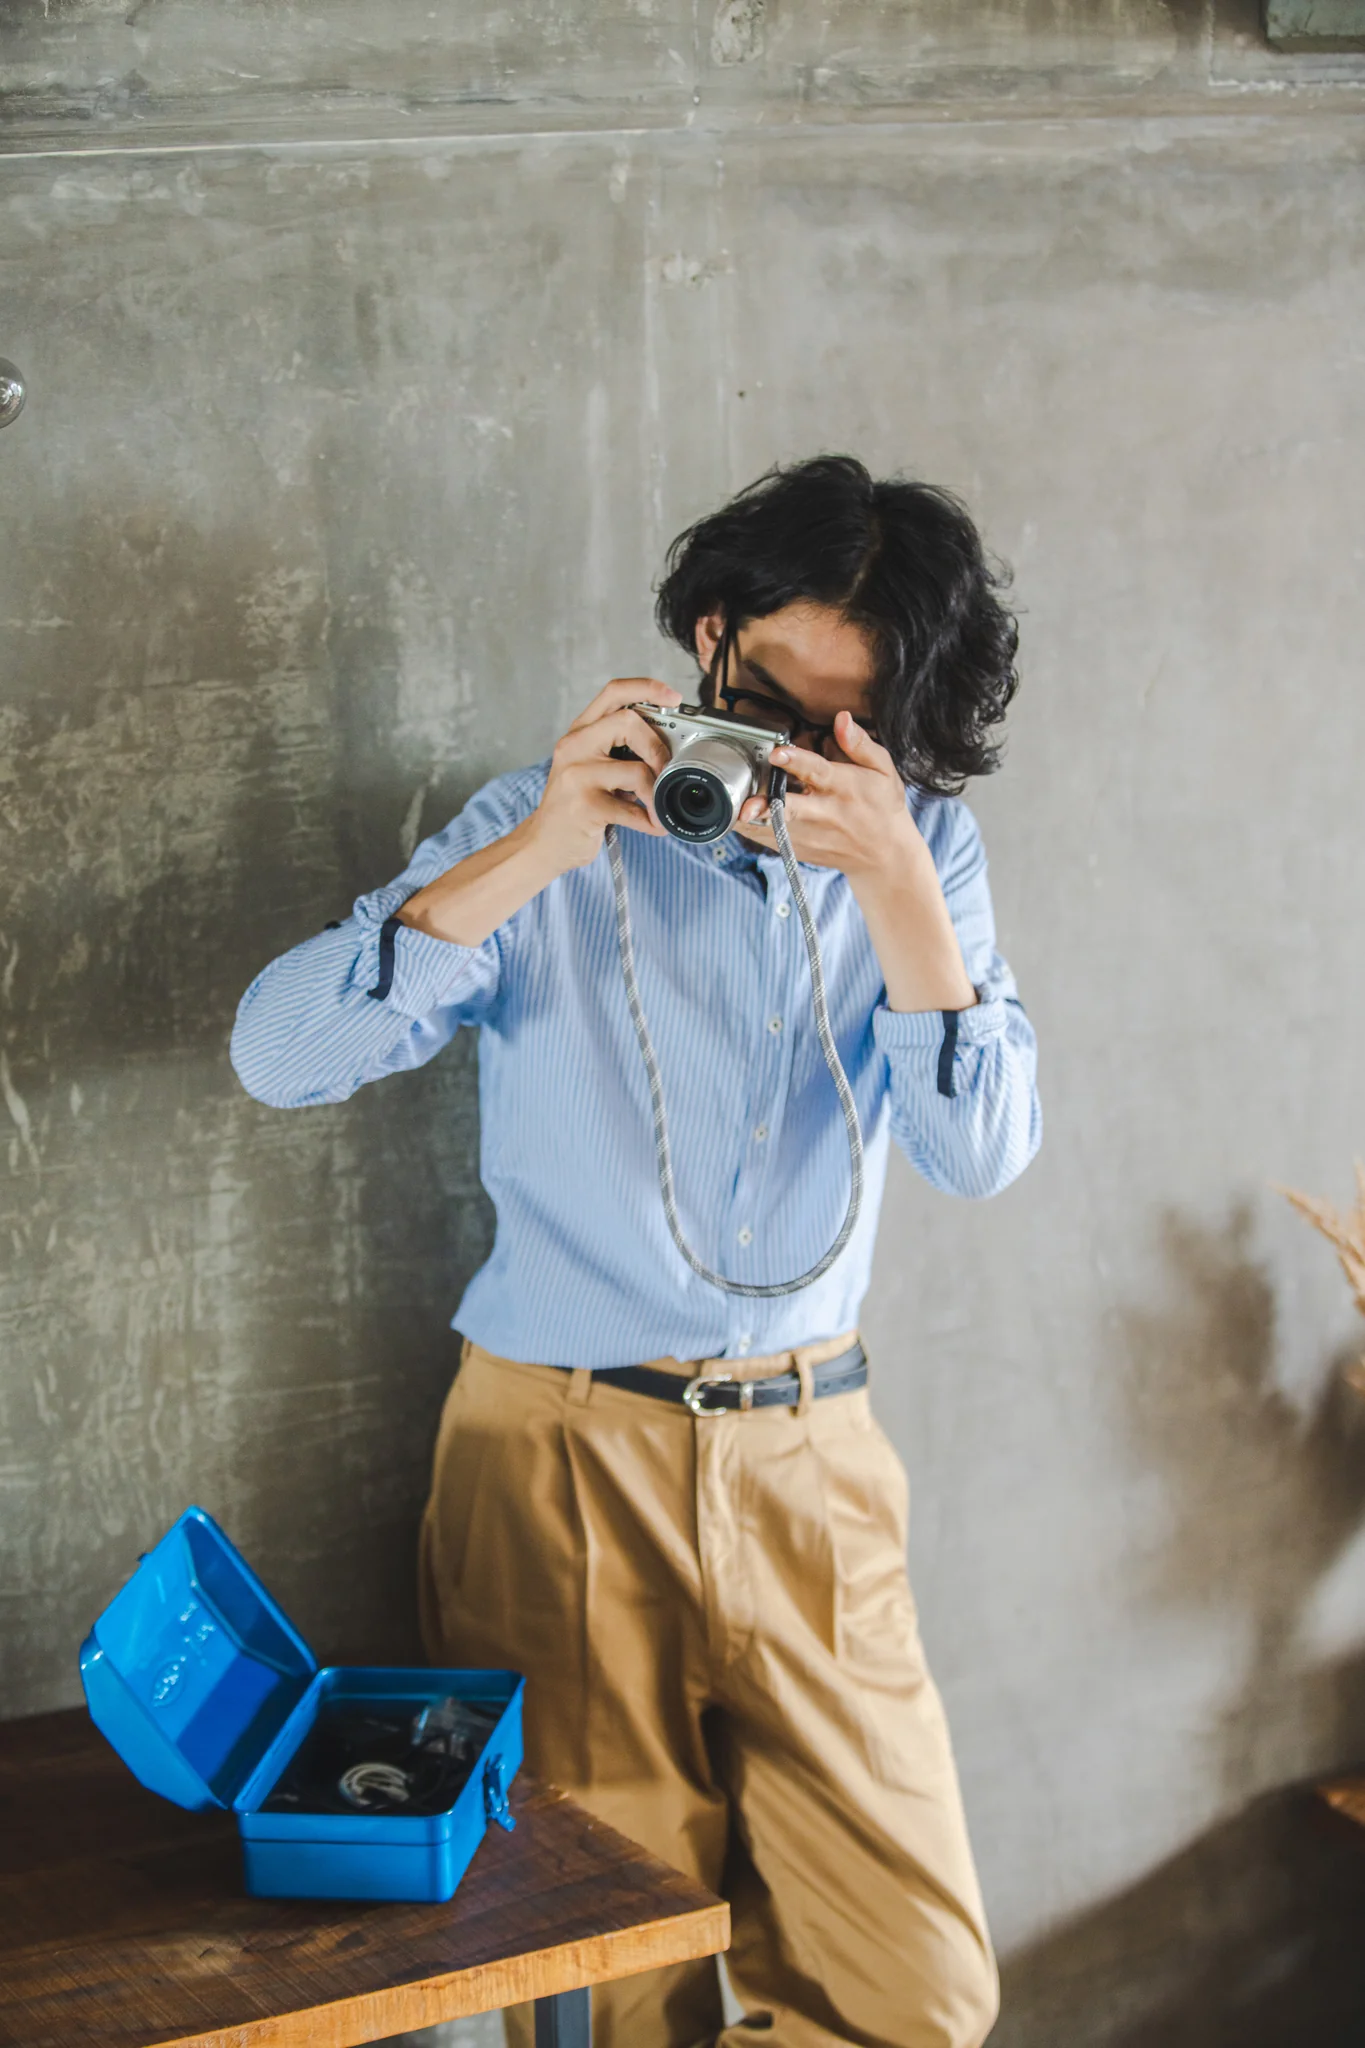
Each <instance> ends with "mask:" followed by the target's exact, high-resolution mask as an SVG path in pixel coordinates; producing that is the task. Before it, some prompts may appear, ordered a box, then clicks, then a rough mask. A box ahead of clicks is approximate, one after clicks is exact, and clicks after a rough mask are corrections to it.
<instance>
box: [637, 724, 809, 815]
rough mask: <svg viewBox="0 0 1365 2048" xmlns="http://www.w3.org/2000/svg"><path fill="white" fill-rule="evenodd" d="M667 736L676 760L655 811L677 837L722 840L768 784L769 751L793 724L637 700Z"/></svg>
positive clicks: (662, 775)
mask: <svg viewBox="0 0 1365 2048" xmlns="http://www.w3.org/2000/svg"><path fill="white" fill-rule="evenodd" d="M631 709H632V710H634V711H638V712H639V714H640V716H641V718H644V719H647V720H648V721H649V723H650V724H651V725H652V726H653V728H654V730H655V732H657V733H658V734H659V736H660V738H661V739H662V740H663V742H664V744H665V746H666V747H667V748H668V751H669V753H670V754H671V755H672V757H673V758H672V760H671V761H670V762H669V764H668V766H667V767H666V768H663V769H661V770H660V771H659V775H658V777H657V779H656V781H655V784H654V815H655V817H656V818H657V819H658V820H659V823H660V824H661V825H662V826H663V828H664V830H665V832H671V833H672V834H673V837H674V838H675V839H692V840H700V841H705V840H708V839H723V838H724V836H725V834H726V833H727V832H729V831H730V830H731V829H732V828H733V826H734V823H735V820H736V819H737V818H738V816H739V813H740V806H741V805H742V804H743V803H744V801H745V799H746V798H748V797H751V796H761V795H763V793H764V792H765V791H766V789H767V787H768V777H769V773H770V767H769V758H768V757H769V755H770V754H771V753H772V750H773V748H774V747H780V746H782V745H784V744H785V743H786V741H787V739H788V738H789V736H790V735H789V732H788V729H787V728H786V727H785V726H783V725H781V724H779V723H777V722H776V721H775V722H774V723H773V724H772V725H752V724H750V723H749V721H748V720H747V719H743V718H734V717H732V716H731V715H730V714H729V713H728V712H724V711H703V710H702V708H701V706H700V704H683V705H681V706H680V707H679V709H678V710H676V711H661V710H660V708H659V706H658V705H657V704H634V705H632V706H631Z"/></svg>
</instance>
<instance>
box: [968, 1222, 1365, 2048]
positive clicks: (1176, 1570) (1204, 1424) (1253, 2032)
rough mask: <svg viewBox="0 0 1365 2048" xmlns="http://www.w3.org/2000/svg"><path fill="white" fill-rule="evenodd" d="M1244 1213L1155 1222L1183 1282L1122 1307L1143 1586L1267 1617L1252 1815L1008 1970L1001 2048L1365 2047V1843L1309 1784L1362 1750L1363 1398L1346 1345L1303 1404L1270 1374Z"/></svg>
mask: <svg viewBox="0 0 1365 2048" xmlns="http://www.w3.org/2000/svg"><path fill="white" fill-rule="evenodd" d="M1250 1234H1251V1217H1250V1212H1249V1210H1247V1209H1246V1208H1244V1207H1243V1208H1238V1209H1237V1210H1235V1211H1234V1212H1233V1214H1232V1215H1231V1217H1230V1218H1229V1220H1228V1222H1227V1224H1226V1225H1225V1226H1224V1227H1223V1228H1221V1229H1208V1228H1206V1227H1204V1226H1202V1225H1200V1224H1198V1223H1196V1222H1193V1221H1191V1220H1190V1219H1188V1218H1186V1217H1182V1216H1180V1215H1178V1214H1171V1215H1169V1216H1168V1217H1167V1218H1166V1220H1165V1223H1164V1226H1163V1229H1162V1246H1163V1250H1164V1252H1165V1254H1166V1259H1167V1263H1168V1267H1169V1270H1170V1271H1171V1273H1172V1275H1173V1277H1174V1280H1175V1283H1176V1284H1175V1291H1174V1298H1173V1300H1171V1301H1170V1302H1169V1303H1168V1304H1167V1305H1165V1306H1163V1307H1161V1308H1152V1309H1147V1308H1142V1309H1131V1310H1129V1311H1127V1312H1126V1314H1125V1315H1124V1316H1123V1318H1122V1324H1121V1343H1120V1347H1119V1348H1120V1355H1121V1356H1122V1357H1123V1358H1124V1359H1125V1361H1126V1371H1125V1373H1124V1377H1123V1382H1122V1384H1123V1389H1124V1399H1125V1401H1126V1403H1127V1409H1128V1413H1127V1417H1126V1422H1127V1428H1128V1431H1129V1440H1130V1441H1131V1442H1133V1443H1134V1444H1135V1445H1136V1446H1137V1447H1138V1448H1139V1450H1140V1451H1142V1452H1145V1453H1146V1455H1147V1457H1148V1458H1149V1459H1150V1461H1151V1462H1152V1464H1153V1465H1154V1466H1155V1467H1156V1469H1158V1470H1159V1471H1160V1472H1161V1473H1162V1474H1163V1475H1164V1476H1165V1478H1166V1480H1167V1503H1168V1514H1169V1518H1170V1519H1169V1522H1168V1525H1167V1528H1166V1530H1165V1532H1164V1536H1163V1539H1162V1541H1161V1543H1160V1545H1159V1547H1158V1548H1156V1549H1155V1550H1154V1551H1153V1553H1152V1557H1151V1562H1150V1567H1149V1570H1150V1577H1149V1579H1148V1582H1147V1585H1146V1587H1145V1588H1144V1589H1143V1590H1144V1591H1145V1592H1146V1594H1147V1596H1148V1597H1149V1598H1150V1600H1151V1601H1152V1602H1153V1604H1155V1605H1157V1606H1159V1607H1160V1608H1161V1609H1162V1610H1163V1611H1166V1612H1170V1611H1171V1610H1173V1609H1179V1608H1181V1607H1184V1608H1186V1609H1190V1608H1193V1609H1195V1610H1196V1611H1198V1610H1205V1611H1207V1612H1208V1613H1209V1614H1210V1615H1211V1616H1212V1615H1213V1614H1215V1613H1216V1614H1217V1615H1218V1617H1219V1618H1220V1619H1223V1618H1225V1617H1226V1614H1227V1613H1228V1611H1229V1610H1233V1611H1242V1612H1244V1613H1245V1614H1246V1615H1247V1616H1248V1618H1249V1620H1250V1631H1249V1633H1250V1643H1251V1648H1250V1653H1249V1656H1248V1659H1247V1662H1246V1666H1245V1669H1244V1671H1243V1673H1242V1676H1241V1681H1240V1684H1239V1685H1238V1686H1237V1689H1236V1698H1235V1700H1234V1701H1233V1703H1232V1704H1231V1705H1230V1706H1228V1707H1227V1708H1226V1709H1225V1710H1224V1712H1223V1713H1222V1715H1221V1716H1220V1717H1219V1719H1218V1721H1217V1723H1216V1724H1215V1729H1214V1737H1215V1745H1216V1747H1215V1751H1214V1756H1213V1764H1214V1768H1215V1769H1216V1770H1217V1771H1218V1773H1219V1777H1220V1780H1221V1789H1222V1792H1223V1796H1224V1798H1225V1799H1226V1801H1227V1802H1228V1803H1229V1804H1230V1805H1232V1806H1234V1807H1235V1808H1239V1809H1240V1810H1238V1811H1236V1812H1235V1813H1234V1814H1233V1817H1231V1818H1230V1819H1228V1820H1227V1821H1225V1822H1223V1823H1222V1824H1221V1825H1219V1826H1218V1827H1216V1828H1214V1829H1212V1830H1211V1831H1210V1832H1208V1833H1207V1834H1205V1835H1203V1836H1202V1837H1201V1838H1200V1839H1199V1840H1197V1841H1195V1842H1194V1843H1192V1844H1191V1845H1190V1846H1189V1847H1188V1848H1186V1849H1184V1850H1182V1851H1181V1852H1180V1853H1179V1854H1178V1855H1176V1856H1174V1857H1172V1858H1170V1859H1169V1860H1168V1861H1167V1862H1165V1863H1163V1864H1161V1865H1160V1866H1159V1867H1158V1868H1157V1869H1155V1870H1153V1871H1151V1872H1150V1873H1149V1874H1148V1875H1147V1876H1146V1877H1144V1878H1143V1879H1142V1880H1141V1881H1140V1882H1139V1883H1138V1884H1135V1885H1133V1886H1131V1887H1130V1888H1129V1889H1128V1890H1126V1891H1124V1892H1122V1893H1120V1894H1118V1895H1117V1896H1116V1897H1114V1898H1111V1899H1108V1900H1106V1901H1105V1903H1104V1904H1103V1905H1102V1906H1100V1907H1098V1908H1096V1909H1095V1910H1094V1911H1092V1912H1089V1913H1086V1914H1084V1915H1082V1916H1081V1917H1079V1918H1077V1919H1076V1920H1074V1921H1072V1922H1070V1923H1069V1924H1068V1925H1067V1926H1065V1927H1063V1928H1062V1929H1061V1930H1059V1931H1058V1932H1057V1933H1055V1934H1053V1935H1050V1936H1048V1937H1046V1938H1045V1939H1043V1940H1042V1941H1040V1942H1038V1943H1037V1944H1035V1945H1034V1946H1032V1947H1030V1948H1028V1949H1026V1950H1024V1951H1022V1952H1021V1953H1020V1954H1018V1955H1016V1956H1015V1957H1013V1958H1012V1959H1010V1961H1009V1962H1008V1963H1007V1964H1006V1966H1005V1968H1004V1971H1003V1979H1004V1997H1003V2017H1002V2019H1001V2022H1000V2026H999V2028H998V2030H997V2032H996V2033H995V2034H994V2035H993V2036H992V2048H1058V2044H1063V2043H1064V2044H1065V2048H1360V2043H1361V2041H1362V2039H1365V1846H1363V1845H1362V1843H1361V1840H1360V1837H1359V1831H1358V1830H1357V1829H1354V1828H1352V1827H1350V1826H1349V1825H1348V1824H1347V1823H1344V1822H1342V1821H1339V1820H1338V1819H1336V1817H1335V1816H1333V1815H1331V1814H1330V1813H1328V1812H1327V1811H1326V1809H1323V1808H1320V1807H1319V1806H1318V1805H1317V1803H1316V1802H1315V1800H1314V1799H1313V1797H1312V1794H1311V1791H1310V1790H1309V1789H1308V1788H1307V1787H1306V1786H1305V1785H1301V1784H1300V1785H1295V1784H1290V1785H1288V1786H1286V1787H1284V1788H1283V1789H1280V1790H1276V1791H1271V1792H1264V1791H1263V1790H1262V1788H1263V1787H1265V1786H1266V1785H1273V1784H1275V1783H1276V1782H1277V1781H1281V1782H1283V1781H1285V1780H1297V1779H1301V1778H1303V1776H1304V1774H1305V1772H1306V1771H1317V1770H1322V1769H1325V1768H1327V1767H1329V1766H1331V1765H1333V1764H1337V1763H1341V1762H1345V1761H1347V1760H1349V1759H1353V1758H1358V1757H1362V1756H1365V1658H1362V1657H1360V1656H1356V1657H1353V1658H1348V1659H1345V1660H1341V1659H1338V1660H1322V1659H1317V1660H1315V1659H1314V1658H1313V1656H1312V1655H1311V1653H1310V1652H1309V1651H1308V1650H1307V1648H1306V1644H1305V1634H1304V1623H1305V1619H1306V1616H1307V1612H1308V1608H1309V1603H1310V1601H1311V1598H1312V1595H1313V1593H1314V1591H1315V1589H1316V1588H1317V1587H1318V1586H1319V1584H1320V1582H1321V1581H1322V1579H1323V1578H1324V1576H1325V1574H1326V1573H1327V1572H1328V1570H1329V1569H1330V1568H1331V1566H1332V1565H1333V1564H1334V1563H1335V1561H1336V1560H1337V1558H1338V1557H1339V1556H1340V1555H1341V1554H1342V1552H1343V1551H1344V1550H1345V1548H1346V1546H1347V1544H1348V1543H1349V1542H1350V1540H1351V1538H1352V1537H1353V1535H1354V1534H1355V1532H1356V1531H1357V1530H1358V1529H1359V1528H1360V1526H1361V1524H1362V1522H1363V1521H1365V1411H1362V1408H1361V1404H1360V1402H1359V1400H1358V1399H1357V1398H1356V1397H1355V1396H1354V1395H1353V1394H1351V1393H1350V1392H1349V1390H1347V1389H1346V1388H1345V1387H1344V1386H1343V1384H1342V1381H1341V1376H1340V1371H1339V1367H1340V1364H1341V1363H1343V1362H1344V1360H1333V1361H1332V1365H1331V1369H1330V1371H1329V1372H1328V1373H1327V1375H1326V1376H1325V1378H1324V1381H1323V1384H1322V1391H1321V1392H1320V1394H1319V1396H1318V1398H1317V1400H1316V1402H1315V1404H1314V1405H1313V1406H1312V1407H1311V1409H1309V1410H1308V1411H1307V1412H1306V1413H1305V1412H1304V1411H1302V1410H1301V1409H1299V1408H1298V1407H1296V1406H1295V1404H1294V1403H1293V1402H1292V1401H1290V1400H1289V1399H1288V1397H1287V1396H1286V1395H1285V1394H1284V1392H1283V1391H1282V1390H1281V1389H1280V1388H1279V1387H1277V1386H1276V1384H1275V1380H1274V1363H1275V1358H1274V1353H1275V1304H1274V1296H1273V1293H1272V1290H1271V1287H1270V1284H1269V1281H1268V1279H1267V1277H1266V1274H1265V1272H1264V1270H1263V1268H1262V1267H1261V1266H1260V1265H1259V1264H1258V1263H1257V1261H1256V1260H1255V1259H1254V1257H1253V1256H1252V1254H1251V1252H1250V1249H1249V1240H1250Z"/></svg>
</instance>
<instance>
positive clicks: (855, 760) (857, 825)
mask: <svg viewBox="0 0 1365 2048" xmlns="http://www.w3.org/2000/svg"><path fill="white" fill-rule="evenodd" d="M834 739H835V746H834V749H833V758H832V759H831V758H828V757H827V756H826V755H824V754H816V753H812V752H811V751H810V750H809V749H808V748H806V747H774V749H773V754H772V759H773V762H774V765H775V766H777V767H779V768H785V769H786V771H787V774H788V776H789V777H790V778H791V780H792V782H794V783H797V784H799V785H800V787H799V788H797V789H790V790H789V791H788V793H787V830H788V832H789V833H790V835H791V842H792V851H793V852H794V853H795V855H796V857H797V859H798V860H804V861H809V862H810V863H811V864H812V865H813V866H816V867H822V868H839V869H840V870H841V871H842V872H843V873H844V874H846V875H847V876H848V877H849V879H850V881H852V880H853V879H854V878H855V877H857V878H859V879H862V878H863V877H865V876H870V875H872V874H874V873H876V872H878V871H885V870H887V869H901V870H904V869H905V868H906V867H907V866H913V865H914V864H915V863H916V862H917V861H928V863H929V867H930V870H931V871H932V868H933V862H932V860H931V859H930V856H929V849H928V848H927V847H926V845H925V844H924V841H923V839H921V837H920V835H919V832H918V831H917V829H916V827H915V821H914V819H913V818H912V817H911V816H910V813H909V811H908V810H907V809H906V804H905V785H904V783H903V782H902V781H901V779H900V776H899V775H898V774H897V772H896V766H895V763H894V762H893V761H892V759H891V756H890V754H888V753H887V751H886V748H885V747H883V746H879V745H878V744H877V742H876V740H874V739H873V738H872V735H871V734H870V733H868V732H865V731H864V730H863V728H862V726H860V725H859V724H858V722H857V720H856V719H855V718H854V716H853V714H852V712H850V711H841V712H840V713H839V716H838V717H837V719H836V720H835V722H834ZM739 829H740V831H741V832H742V833H743V835H744V837H745V838H746V839H754V840H757V841H758V842H759V843H760V844H761V845H763V846H767V847H771V848H772V849H773V850H774V851H775V850H776V847H777V840H776V838H775V836H774V834H773V828H772V825H771V822H770V821H769V816H768V804H767V799H766V798H765V797H758V796H751V797H750V798H749V799H748V801H747V802H746V803H745V805H744V806H743V808H742V810H741V811H740V814H739Z"/></svg>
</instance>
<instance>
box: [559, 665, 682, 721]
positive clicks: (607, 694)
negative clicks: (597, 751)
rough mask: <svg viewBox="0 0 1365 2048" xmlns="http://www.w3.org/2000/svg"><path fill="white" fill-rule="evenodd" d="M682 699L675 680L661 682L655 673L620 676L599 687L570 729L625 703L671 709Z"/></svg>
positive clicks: (597, 717)
mask: <svg viewBox="0 0 1365 2048" xmlns="http://www.w3.org/2000/svg"><path fill="white" fill-rule="evenodd" d="M682 701H683V695H682V691H681V690H675V689H674V687H673V685H672V684H671V683H661V682H659V681H658V680H657V679H656V678H655V677H654V676H616V677H615V678H614V679H613V680H612V681H611V682H609V683H608V684H607V686H606V688H605V689H603V690H599V691H598V693H597V695H596V696H595V697H594V698H593V700H592V702H591V704H589V706H588V707H587V709H586V711H580V713H579V714H578V717H577V718H576V719H575V720H574V722H573V724H572V725H571V726H570V727H569V731H570V732H580V731H581V730H582V728H583V727H584V726H585V725H593V724H595V723H596V721H597V720H598V719H599V718H601V717H603V716H604V715H605V714H606V713H607V712H610V711H619V710H620V709H621V707H622V706H623V705H625V704H639V703H646V704H658V705H661V706H663V707H665V708H666V709H668V710H670V711H671V710H673V709H675V708H676V706H677V705H679V704H681V703H682Z"/></svg>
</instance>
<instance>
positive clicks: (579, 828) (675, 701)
mask: <svg viewBox="0 0 1365 2048" xmlns="http://www.w3.org/2000/svg"><path fill="white" fill-rule="evenodd" d="M682 701H683V700H682V692H681V691H680V690H675V689H672V688H671V687H670V685H669V684H667V683H658V682H655V681H654V680H653V679H652V677H649V676H626V677H619V678H618V679H617V680H616V681H615V682H611V683H608V684H607V687H606V688H605V690H599V691H598V693H597V695H596V696H595V697H594V698H593V700H592V702H591V704H589V706H588V708H587V710H586V711H585V712H584V713H583V714H582V716H581V717H579V718H576V719H575V720H574V722H573V724H572V725H571V726H570V727H569V730H568V731H567V732H566V733H565V735H564V737H563V739H562V740H560V741H559V743H558V745H557V746H556V747H555V750H554V756H553V759H552V760H551V763H550V776H549V780H548V781H547V783H546V785H545V793H544V795H543V796H542V797H541V799H540V804H539V807H538V808H537V810H536V811H535V813H534V815H533V816H532V817H531V818H530V819H528V820H527V836H528V838H529V840H530V841H531V842H532V844H534V846H535V848H536V851H537V853H538V855H539V857H540V859H541V860H542V861H543V862H544V864H545V867H546V869H547V871H548V872H550V873H552V874H556V875H559V874H563V873H564V872H565V871H566V870H567V869H569V868H581V867H586V866H587V864H588V862H589V861H591V860H595V859H596V857H597V855H598V853H599V852H600V851H601V848H602V836H603V834H604V833H605V831H606V829H607V826H608V825H624V826H625V827H626V829H627V830H628V831H630V832H648V833H651V834H652V835H653V836H654V837H656V838H657V837H659V836H660V835H661V834H662V831H663V827H662V826H661V825H660V824H659V823H658V821H657V820H656V818H655V816H654V813H653V811H652V810H651V809H650V797H651V794H652V791H653V788H654V779H655V777H656V776H657V775H658V773H659V771H660V769H661V768H666V767H667V766H668V761H669V753H668V748H667V747H666V746H665V745H664V742H663V741H662V740H661V739H660V737H659V735H658V733H656V732H655V730H654V728H653V726H652V725H650V724H649V722H648V720H646V719H643V718H641V716H640V714H639V712H638V711H632V710H631V709H630V706H631V705H632V704H639V703H648V704H658V705H659V706H661V707H662V708H666V709H668V710H672V709H673V708H674V707H675V706H676V705H679V704H681V703H682ZM613 747H629V749H630V751H631V753H632V754H634V755H635V756H636V757H637V758H636V759H635V760H633V761H623V760H619V759H617V760H614V759H613V758H612V748H613Z"/></svg>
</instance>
